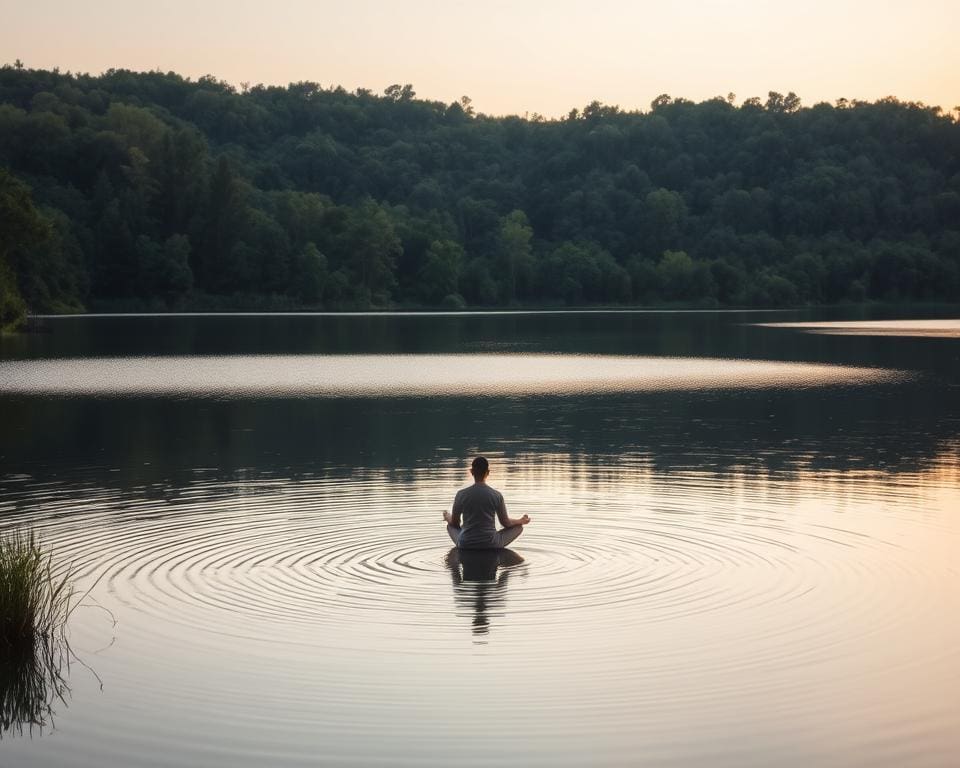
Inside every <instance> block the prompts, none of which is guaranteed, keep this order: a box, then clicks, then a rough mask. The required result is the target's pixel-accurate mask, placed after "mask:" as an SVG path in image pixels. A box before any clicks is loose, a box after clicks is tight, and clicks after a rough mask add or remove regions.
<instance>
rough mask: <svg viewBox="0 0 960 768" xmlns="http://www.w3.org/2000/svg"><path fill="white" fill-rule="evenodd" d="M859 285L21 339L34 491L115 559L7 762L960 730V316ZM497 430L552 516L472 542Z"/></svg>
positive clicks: (325, 757) (861, 760)
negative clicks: (847, 301) (707, 302)
mask: <svg viewBox="0 0 960 768" xmlns="http://www.w3.org/2000/svg"><path fill="white" fill-rule="evenodd" d="M956 316H957V315H956V314H942V315H938V316H936V317H932V318H931V317H927V318H920V319H925V320H927V321H931V320H937V319H938V318H941V317H942V318H953V317H956ZM833 319H842V320H846V321H851V320H858V321H862V320H863V319H864V318H850V317H839V318H835V317H832V316H807V315H801V314H794V313H761V314H754V313H587V314H582V313H550V314H510V313H505V314H499V315H434V316H431V315H420V316H363V315H359V316H352V317H337V316H311V315H304V316H238V317H229V316H219V317H216V316H215V317H189V316H187V317H149V316H146V317H137V318H113V317H101V318H62V319H51V320H47V321H44V322H45V324H46V331H45V332H42V333H36V334H30V335H26V336H23V337H18V338H7V339H3V340H2V341H0V420H2V421H0V423H2V425H3V427H2V431H0V526H2V527H3V528H12V527H17V526H24V525H30V526H32V527H33V528H34V529H35V530H37V531H38V533H40V535H41V536H42V538H43V540H44V541H45V542H46V543H47V544H48V545H49V546H50V548H51V549H52V550H53V552H54V553H55V554H56V557H57V559H58V561H60V562H64V563H66V562H70V563H72V564H73V566H74V568H75V569H76V573H77V585H78V587H80V588H81V591H85V590H86V589H87V588H91V591H90V594H89V596H88V597H87V598H85V600H84V605H83V606H82V607H81V608H79V609H78V610H77V612H76V613H75V614H74V616H73V619H72V625H71V644H72V647H73V651H74V653H75V655H76V657H77V659H78V661H77V662H75V663H73V664H72V665H71V667H70V670H69V674H68V682H69V685H70V689H71V693H70V695H69V696H68V697H67V698H66V700H65V701H63V702H59V701H57V702H54V705H53V707H52V709H53V715H52V717H51V718H50V719H49V722H47V723H45V724H44V725H43V726H42V727H40V726H37V727H34V728H33V729H32V733H31V732H30V729H27V731H25V732H24V733H22V734H20V735H18V734H17V733H14V732H12V731H11V732H6V733H3V734H0V736H2V738H0V766H4V767H6V766H8V765H9V766H14V765H16V766H102V765H108V764H113V765H129V766H181V765H182V766H260V765H278V766H287V765H290V766H293V765H331V766H334V765H336V766H339V765H360V766H366V765H409V766H421V765H437V766H440V765H444V766H445V765H450V764H459V765H477V766H485V765H494V764H496V765H508V766H509V765H517V766H528V765H532V766H536V765H543V766H565V765H599V766H607V765H609V766H621V765H622V766H633V765H651V766H653V765H666V766H699V765H716V766H745V765H757V766H768V765H778V766H809V765H818V766H860V765H871V766H874V765H889V766H907V765H909V766H937V767H939V766H949V765H953V764H955V762H956V755H957V754H960V707H958V706H957V704H958V699H957V694H956V691H957V690H958V684H960V618H958V615H957V608H958V607H960V600H958V598H960V587H958V577H960V566H958V565H957V563H958V562H960V560H958V558H957V555H956V552H957V551H958V545H960V517H958V515H960V439H958V425H960V398H958V397H957V393H958V384H960V378H958V376H957V374H958V371H960V340H958V339H956V338H953V337H951V336H950V334H949V333H946V332H944V333H939V334H938V333H936V332H933V333H931V332H930V329H931V327H934V326H930V325H929V323H924V324H922V331H923V333H922V335H920V336H913V335H910V336H904V335H890V332H889V329H890V327H891V323H890V318H887V317H881V318H879V319H882V320H884V322H885V325H884V326H883V329H885V330H882V332H881V331H876V332H877V333H879V334H880V335H866V334H865V333H864V332H863V331H864V328H866V329H867V330H868V331H869V330H870V329H871V328H878V327H879V326H871V325H869V324H866V325H864V324H863V323H862V322H861V323H860V324H859V325H857V327H856V328H854V329H853V330H852V331H851V333H852V334H853V335H847V334H842V335H841V334H840V333H839V328H837V329H835V330H831V332H830V333H829V334H827V335H824V334H823V333H817V332H813V333H811V332H809V331H811V330H812V331H818V330H820V327H819V326H822V325H823V324H824V323H829V321H831V320H833ZM868 319H869V318H868ZM914 319H918V318H914ZM790 322H803V323H808V324H815V325H817V326H818V328H807V327H795V326H775V327H768V326H766V325H761V324H766V323H790ZM941 324H942V323H941ZM840 327H843V326H840ZM909 327H910V326H909V325H907V326H902V327H898V326H896V324H893V329H894V331H895V332H897V333H903V332H904V328H906V329H907V330H909ZM944 327H946V328H949V324H946V325H944ZM830 328H832V326H828V329H830ZM478 452H482V453H484V454H485V455H487V456H488V457H489V458H490V461H491V464H492V474H491V477H490V483H491V484H492V485H494V486H495V487H497V488H498V489H500V490H502V491H503V493H504V495H505V497H506V500H507V504H508V507H509V509H510V512H511V513H512V514H513V515H515V516H517V515H520V514H523V513H527V514H529V515H530V516H531V518H532V519H533V522H532V523H531V524H530V526H529V527H528V528H527V529H526V530H525V531H524V533H523V535H522V536H521V537H520V538H519V539H518V540H517V541H516V542H515V544H514V545H512V547H511V550H510V552H508V553H504V554H502V555H484V554H476V553H470V554H465V555H463V556H458V554H457V553H456V551H455V550H452V549H451V546H450V541H449V539H448V538H447V537H446V533H445V531H444V527H443V521H442V520H441V512H442V511H443V510H444V509H448V508H449V505H450V502H451V500H452V497H453V494H454V492H455V491H456V490H457V489H458V488H459V487H462V486H463V485H465V484H466V483H467V481H468V476H467V474H466V467H467V465H468V463H469V459H470V458H471V457H472V456H473V455H475V454H476V453H478ZM80 662H82V663H80ZM88 667H89V669H88ZM101 684H102V687H101ZM0 688H2V685H0ZM2 692H3V691H0V693H2ZM0 700H2V697H0Z"/></svg>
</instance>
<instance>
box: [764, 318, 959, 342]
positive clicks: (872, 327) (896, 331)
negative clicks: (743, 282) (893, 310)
mask: <svg viewBox="0 0 960 768" xmlns="http://www.w3.org/2000/svg"><path fill="white" fill-rule="evenodd" d="M756 325H759V326H761V327H765V328H797V329H799V330H804V331H808V332H810V333H822V334H829V335H837V336H918V337H935V338H952V339H956V338H960V320H947V319H943V320H847V321H840V320H838V321H834V322H825V323H824V322H818V323H756Z"/></svg>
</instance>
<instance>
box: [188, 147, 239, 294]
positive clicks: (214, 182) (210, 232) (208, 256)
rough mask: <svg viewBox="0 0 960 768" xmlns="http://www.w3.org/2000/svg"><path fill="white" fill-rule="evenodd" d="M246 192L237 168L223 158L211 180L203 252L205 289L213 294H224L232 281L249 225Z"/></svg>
mask: <svg viewBox="0 0 960 768" xmlns="http://www.w3.org/2000/svg"><path fill="white" fill-rule="evenodd" d="M246 197H247V196H246V192H245V190H244V188H243V185H242V184H241V182H240V180H239V179H238V178H237V175H236V172H235V171H234V169H233V164H232V163H231V162H230V161H229V160H228V159H227V158H226V157H225V156H221V157H220V159H219V160H218V161H217V168H216V170H215V171H214V173H213V176H212V177H211V178H210V188H209V192H208V197H207V216H206V226H205V228H204V230H205V231H204V237H203V250H202V251H201V254H200V259H199V267H200V268H199V270H197V273H198V274H199V277H200V283H201V285H202V286H203V287H204V288H206V289H207V290H208V291H211V292H213V293H220V292H224V290H225V289H227V287H228V286H229V285H231V284H232V283H235V282H236V281H235V280H233V279H232V278H231V274H230V273H231V270H232V268H233V265H232V264H231V261H232V257H233V255H234V254H235V250H234V249H235V246H236V245H237V243H238V242H239V241H240V237H241V234H242V233H243V231H244V228H245V227H246V224H247V222H248V221H249V217H250V213H249V208H248V206H247V200H246Z"/></svg>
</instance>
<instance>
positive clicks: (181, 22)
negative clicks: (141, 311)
mask: <svg viewBox="0 0 960 768" xmlns="http://www.w3.org/2000/svg"><path fill="white" fill-rule="evenodd" d="M958 29H960V0H870V1H869V2H866V1H860V2H856V1H854V0H803V1H802V2H800V1H799V0H797V1H796V2H793V3H785V2H781V1H779V0H765V1H764V0H674V2H672V3H670V2H669V1H668V0H657V1H656V2H648V1H647V0H635V1H634V2H629V0H592V2H574V1H573V0H515V1H514V2H504V0H473V1H472V2H463V1H462V0H405V2H386V1H385V0H352V1H351V2H329V1H328V0H274V1H273V2H269V3H268V2H262V0H261V1H259V2H254V1H253V0H190V2H187V1H186V0H160V2H152V3H149V4H147V3H143V2H135V0H134V1H131V0H123V1H122V2H121V1H120V0H87V2H82V3H81V2H76V0H70V1H69V2H66V1H65V0H29V1H28V2H14V0H0V63H13V61H14V59H16V58H20V59H22V60H23V62H24V63H25V65H26V66H28V67H36V68H52V67H60V68H61V69H62V70H64V71H66V70H70V71H74V72H90V73H94V74H96V73H100V72H102V71H103V70H105V69H109V68H111V67H113V68H124V69H135V70H148V69H161V70H163V71H168V70H174V71H176V72H179V73H181V74H183V75H185V76H189V77H193V78H196V77H199V76H201V75H204V74H213V75H215V76H216V77H218V78H220V79H223V80H227V81H229V82H231V83H233V84H235V85H239V84H240V83H242V82H249V83H251V84H256V83H265V84H286V83H288V82H290V81H296V80H313V81H316V82H319V83H321V84H322V85H323V86H325V87H326V86H330V85H343V86H344V87H345V88H347V89H348V90H353V89H355V88H357V87H364V88H370V89H371V90H374V91H376V92H381V91H382V90H383V89H384V88H385V87H386V86H388V85H390V84H391V83H401V84H402V83H412V84H413V86H414V88H415V89H416V91H417V95H418V96H420V97H422V98H429V99H437V100H441V101H445V102H449V101H453V100H455V99H458V98H459V97H460V96H463V95H468V96H470V97H471V98H472V99H473V101H474V106H475V107H476V108H477V110H478V111H481V112H486V113H488V114H507V113H512V114H521V115H522V114H524V113H534V112H539V113H541V114H544V115H547V116H558V115H561V114H564V113H566V112H567V111H569V110H570V109H571V108H572V107H582V106H584V105H585V104H587V103H589V102H590V101H592V100H594V99H599V100H600V101H602V102H604V103H608V104H619V105H620V106H621V107H622V108H624V109H636V108H640V109H644V110H645V109H648V107H649V104H650V101H651V100H652V99H653V98H655V97H656V96H657V95H658V94H661V93H669V94H670V95H672V96H675V97H676V96H683V97H685V98H688V99H692V100H694V101H700V100H703V99H706V98H710V97H713V96H717V95H724V96H725V95H726V94H727V93H728V92H733V93H735V94H736V95H737V101H738V103H739V102H740V101H742V100H743V99H745V98H748V97H750V96H760V97H761V98H764V99H765V98H766V94H767V92H768V91H771V90H776V91H780V92H782V93H786V92H787V91H795V92H796V93H797V94H798V95H799V96H800V97H801V98H802V100H803V103H804V104H805V105H810V104H813V103H815V102H817V101H831V102H832V101H834V100H836V99H837V98H839V97H845V98H848V99H855V98H856V99H867V100H874V99H877V98H881V97H883V96H888V95H893V96H896V97H898V98H900V99H904V100H910V101H922V102H925V103H926V104H931V105H940V106H942V107H943V108H944V109H945V110H951V109H952V108H953V107H954V106H956V105H960V44H958V39H957V30H958Z"/></svg>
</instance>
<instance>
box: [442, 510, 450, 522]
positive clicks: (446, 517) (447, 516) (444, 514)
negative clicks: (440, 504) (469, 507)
mask: <svg viewBox="0 0 960 768" xmlns="http://www.w3.org/2000/svg"><path fill="white" fill-rule="evenodd" d="M443 519H444V520H446V521H447V525H450V513H449V512H448V511H447V510H443Z"/></svg>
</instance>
